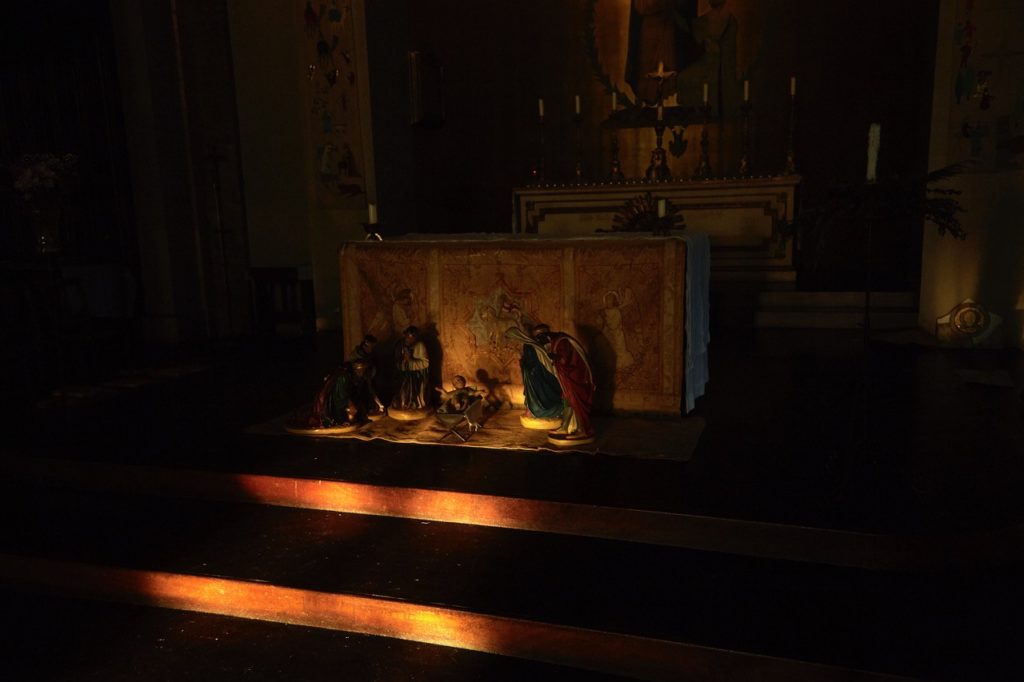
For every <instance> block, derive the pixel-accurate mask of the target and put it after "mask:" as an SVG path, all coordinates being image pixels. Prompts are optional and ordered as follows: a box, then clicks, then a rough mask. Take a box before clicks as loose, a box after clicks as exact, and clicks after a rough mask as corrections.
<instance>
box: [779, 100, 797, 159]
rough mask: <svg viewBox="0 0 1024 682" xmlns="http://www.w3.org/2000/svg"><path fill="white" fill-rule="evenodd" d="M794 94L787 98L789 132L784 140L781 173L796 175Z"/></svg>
mask: <svg viewBox="0 0 1024 682" xmlns="http://www.w3.org/2000/svg"><path fill="white" fill-rule="evenodd" d="M795 138H796V95H790V98H789V134H788V137H787V141H786V165H785V167H784V168H783V170H782V173H783V175H796V145H795V141H794V140H795Z"/></svg>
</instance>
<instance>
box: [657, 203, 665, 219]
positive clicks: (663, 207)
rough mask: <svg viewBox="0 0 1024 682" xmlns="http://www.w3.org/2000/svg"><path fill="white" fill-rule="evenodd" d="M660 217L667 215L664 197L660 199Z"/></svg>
mask: <svg viewBox="0 0 1024 682" xmlns="http://www.w3.org/2000/svg"><path fill="white" fill-rule="evenodd" d="M658 217H659V218H664V217H665V200H664V199H658Z"/></svg>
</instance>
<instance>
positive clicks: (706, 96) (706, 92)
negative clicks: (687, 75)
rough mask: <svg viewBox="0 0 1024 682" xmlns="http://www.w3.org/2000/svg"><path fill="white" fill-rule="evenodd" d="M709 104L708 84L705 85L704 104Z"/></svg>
mask: <svg viewBox="0 0 1024 682" xmlns="http://www.w3.org/2000/svg"><path fill="white" fill-rule="evenodd" d="M707 103H708V84H707V83H705V84H704V104H707Z"/></svg>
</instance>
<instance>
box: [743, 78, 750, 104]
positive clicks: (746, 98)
mask: <svg viewBox="0 0 1024 682" xmlns="http://www.w3.org/2000/svg"><path fill="white" fill-rule="evenodd" d="M743 101H744V102H749V101H750V81H743Z"/></svg>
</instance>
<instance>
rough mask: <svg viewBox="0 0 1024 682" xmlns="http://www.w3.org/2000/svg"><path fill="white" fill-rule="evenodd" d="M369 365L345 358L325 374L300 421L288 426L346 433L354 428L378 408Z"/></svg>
mask: <svg viewBox="0 0 1024 682" xmlns="http://www.w3.org/2000/svg"><path fill="white" fill-rule="evenodd" d="M369 370H370V365H369V364H368V363H367V362H366V361H364V360H361V359H358V358H357V359H353V360H348V361H346V362H344V363H342V365H341V366H340V367H338V368H337V369H335V370H334V371H332V372H331V373H330V374H328V375H327V376H326V377H325V378H324V382H323V385H322V386H321V387H320V390H319V391H318V392H317V394H316V398H314V400H313V406H312V408H311V409H310V412H309V415H308V416H307V417H306V418H305V420H304V421H303V422H302V423H298V424H294V425H293V426H291V427H289V430H290V431H294V432H297V433H348V432H351V431H356V430H358V429H360V428H362V427H363V426H365V425H366V423H367V422H368V421H369V420H370V415H371V414H373V413H376V412H378V411H379V404H380V403H379V401H377V400H376V396H375V394H374V392H373V388H372V386H371V384H370V375H369Z"/></svg>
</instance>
